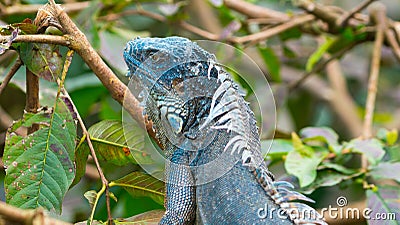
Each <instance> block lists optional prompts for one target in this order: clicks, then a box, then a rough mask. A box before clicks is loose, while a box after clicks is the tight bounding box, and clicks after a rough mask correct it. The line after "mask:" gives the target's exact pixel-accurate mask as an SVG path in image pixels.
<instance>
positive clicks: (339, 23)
mask: <svg viewBox="0 0 400 225" xmlns="http://www.w3.org/2000/svg"><path fill="white" fill-rule="evenodd" d="M374 1H376V0H365V1H363V2H361V3H360V4H359V5H357V6H356V7H354V8H353V9H352V10H351V11H350V12H346V13H345V14H343V15H342V16H340V17H339V19H337V22H336V23H337V26H339V27H340V26H344V25H346V24H347V22H348V21H349V19H351V18H352V17H353V16H354V15H355V14H356V13H359V12H361V10H363V9H365V8H366V7H367V6H368V5H370V4H371V3H372V2H374Z"/></svg>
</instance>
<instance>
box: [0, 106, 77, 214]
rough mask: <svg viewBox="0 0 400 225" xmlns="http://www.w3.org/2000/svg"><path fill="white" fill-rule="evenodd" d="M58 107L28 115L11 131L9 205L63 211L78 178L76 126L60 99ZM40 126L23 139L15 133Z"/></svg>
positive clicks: (6, 160)
mask: <svg viewBox="0 0 400 225" xmlns="http://www.w3.org/2000/svg"><path fill="white" fill-rule="evenodd" d="M57 103H58V104H57V106H56V108H55V109H54V110H53V109H48V110H42V111H40V112H38V113H37V114H29V113H26V114H25V115H24V118H23V119H22V120H21V121H19V122H17V123H15V124H14V125H13V126H12V127H11V128H10V129H9V130H8V132H7V137H6V146H5V151H4V156H3V160H4V165H5V167H6V168H7V171H6V177H5V179H4V186H5V191H6V200H7V203H9V204H11V205H14V206H17V207H20V208H23V209H34V208H38V207H44V208H45V209H47V210H55V211H56V212H58V213H60V212H61V204H62V199H63V198H64V195H65V193H66V192H67V190H68V187H69V186H70V185H71V183H72V180H73V179H74V176H75V168H74V164H73V162H74V148H75V137H76V124H75V122H74V120H73V118H72V116H71V114H70V111H69V110H68V108H67V107H66V106H65V104H64V102H63V101H61V100H60V99H58V102H57ZM34 123H35V124H39V125H40V129H39V130H37V131H36V132H34V133H32V134H29V135H28V136H26V137H21V136H18V135H17V134H15V133H14V132H15V130H16V129H18V128H19V127H21V126H24V127H29V126H31V125H32V124H34Z"/></svg>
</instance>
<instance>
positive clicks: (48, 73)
mask: <svg viewBox="0 0 400 225" xmlns="http://www.w3.org/2000/svg"><path fill="white" fill-rule="evenodd" d="M19 55H20V57H21V60H22V62H23V63H24V64H25V65H26V67H27V68H28V69H29V70H30V71H31V72H32V73H33V74H35V75H36V76H39V77H42V78H44V79H46V80H48V81H55V80H56V79H57V77H58V76H60V75H61V71H62V69H63V66H64V59H63V57H62V56H61V54H60V51H59V46H58V45H52V44H39V43H21V44H20V45H19Z"/></svg>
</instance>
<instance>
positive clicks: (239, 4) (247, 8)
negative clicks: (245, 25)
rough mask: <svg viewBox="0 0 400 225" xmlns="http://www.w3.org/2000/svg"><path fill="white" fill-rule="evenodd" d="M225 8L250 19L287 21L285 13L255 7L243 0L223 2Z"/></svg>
mask: <svg viewBox="0 0 400 225" xmlns="http://www.w3.org/2000/svg"><path fill="white" fill-rule="evenodd" d="M224 4H225V6H226V7H228V8H230V9H233V10H235V11H237V12H240V13H242V14H244V15H247V16H249V17H251V18H279V19H281V20H282V21H286V20H288V19H289V16H288V15H286V14H285V13H282V12H278V11H275V10H271V9H268V8H264V7H261V6H257V5H254V4H251V3H248V2H245V1H243V0H224Z"/></svg>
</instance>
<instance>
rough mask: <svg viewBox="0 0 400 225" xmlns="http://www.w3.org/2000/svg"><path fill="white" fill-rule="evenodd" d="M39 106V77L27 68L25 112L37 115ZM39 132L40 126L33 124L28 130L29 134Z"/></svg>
mask: <svg viewBox="0 0 400 225" xmlns="http://www.w3.org/2000/svg"><path fill="white" fill-rule="evenodd" d="M39 107H40V104H39V77H38V76H36V75H35V74H33V73H32V71H30V70H29V69H28V67H26V105H25V111H26V112H28V113H37V110H38V108H39ZM37 130H39V125H38V124H33V125H32V126H31V127H29V128H28V134H31V133H34V132H35V131H37Z"/></svg>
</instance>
